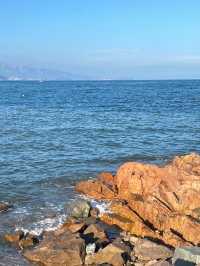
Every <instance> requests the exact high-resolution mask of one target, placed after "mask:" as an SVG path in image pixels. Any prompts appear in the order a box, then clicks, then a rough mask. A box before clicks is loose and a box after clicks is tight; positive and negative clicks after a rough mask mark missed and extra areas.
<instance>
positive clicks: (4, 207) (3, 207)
mask: <svg viewBox="0 0 200 266" xmlns="http://www.w3.org/2000/svg"><path fill="white" fill-rule="evenodd" d="M10 208H12V205H11V204H8V203H5V202H0V212H4V211H7V210H8V209H10Z"/></svg>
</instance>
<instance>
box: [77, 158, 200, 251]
mask: <svg viewBox="0 0 200 266" xmlns="http://www.w3.org/2000/svg"><path fill="white" fill-rule="evenodd" d="M76 189H77V191H79V192H82V193H84V194H86V195H88V196H90V197H93V198H95V199H105V200H111V205H110V212H108V213H104V214H103V215H102V216H101V219H102V220H103V221H105V222H107V223H109V224H116V225H118V226H119V227H121V228H122V229H123V230H126V231H129V232H130V233H132V234H135V235H137V236H149V237H154V238H157V239H160V240H161V241H163V242H164V243H166V244H169V245H171V246H174V247H176V246H182V245H185V244H187V245H189V244H194V245H197V244H200V155H198V154H195V153H191V154H189V155H184V156H177V157H175V158H174V159H173V160H172V162H171V163H169V164H167V165H165V166H163V167H159V166H157V165H150V164H142V163H136V162H127V163H125V164H123V165H122V166H120V167H119V169H118V170H117V173H116V175H115V176H112V175H111V174H109V173H103V174H102V175H100V176H99V177H98V178H97V179H96V180H89V181H82V182H80V183H78V184H77V186H76Z"/></svg>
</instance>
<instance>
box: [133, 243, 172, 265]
mask: <svg viewBox="0 0 200 266" xmlns="http://www.w3.org/2000/svg"><path fill="white" fill-rule="evenodd" d="M134 252H135V256H136V257H137V258H138V259H139V260H143V261H151V260H158V259H168V258H170V257H172V256H173V251H172V250H171V249H169V248H167V247H165V246H163V245H159V244H157V243H154V242H152V241H150V240H147V239H140V240H138V241H137V243H136V244H135V247H134Z"/></svg>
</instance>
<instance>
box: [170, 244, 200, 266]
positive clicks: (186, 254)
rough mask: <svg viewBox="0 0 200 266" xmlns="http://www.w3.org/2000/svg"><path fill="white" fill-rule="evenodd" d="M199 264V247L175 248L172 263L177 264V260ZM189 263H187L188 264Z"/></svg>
mask: <svg viewBox="0 0 200 266" xmlns="http://www.w3.org/2000/svg"><path fill="white" fill-rule="evenodd" d="M181 260H183V261H185V262H190V263H191V265H192V263H193V264H200V247H184V248H176V249H175V253H174V256H173V263H174V264H177V265H178V261H181ZM188 265H189V264H188Z"/></svg>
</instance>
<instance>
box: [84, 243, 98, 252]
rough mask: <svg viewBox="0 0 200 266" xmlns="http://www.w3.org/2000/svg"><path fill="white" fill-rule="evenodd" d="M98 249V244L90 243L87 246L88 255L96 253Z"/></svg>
mask: <svg viewBox="0 0 200 266" xmlns="http://www.w3.org/2000/svg"><path fill="white" fill-rule="evenodd" d="M95 249H96V244H95V243H90V244H88V245H87V246H86V254H87V255H92V254H94V253H95Z"/></svg>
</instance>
